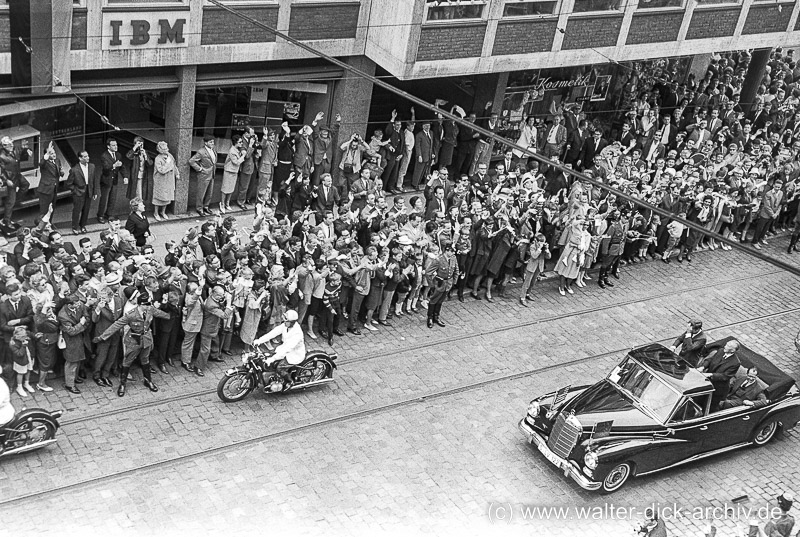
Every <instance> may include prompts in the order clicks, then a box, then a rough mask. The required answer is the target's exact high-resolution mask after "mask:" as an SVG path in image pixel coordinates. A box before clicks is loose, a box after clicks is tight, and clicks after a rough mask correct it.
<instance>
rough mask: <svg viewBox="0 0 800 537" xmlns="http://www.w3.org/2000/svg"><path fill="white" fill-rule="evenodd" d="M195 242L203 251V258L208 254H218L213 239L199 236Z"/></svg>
mask: <svg viewBox="0 0 800 537" xmlns="http://www.w3.org/2000/svg"><path fill="white" fill-rule="evenodd" d="M197 244H198V245H199V246H200V250H201V251H202V252H203V257H204V258H205V257H207V256H209V255H219V252H218V251H217V243H216V242H215V241H214V240H212V239H209V238H208V237H203V236H201V237H200V238H199V239H197Z"/></svg>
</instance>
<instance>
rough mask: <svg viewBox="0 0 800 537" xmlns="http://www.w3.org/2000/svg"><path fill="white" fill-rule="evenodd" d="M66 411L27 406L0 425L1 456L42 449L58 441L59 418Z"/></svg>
mask: <svg viewBox="0 0 800 537" xmlns="http://www.w3.org/2000/svg"><path fill="white" fill-rule="evenodd" d="M63 413H64V412H63V411H62V410H54V411H52V412H48V411H47V410H45V409H43V408H26V409H23V410H22V411H21V412H19V413H17V415H16V416H14V419H13V420H11V421H10V422H9V423H7V424H5V425H4V426H2V427H0V457H4V456H6V455H16V454H17V453H25V452H26V451H33V450H35V449H40V448H43V447H45V446H48V445H50V444H53V443H55V442H56V438H55V437H56V431H58V428H59V424H58V418H60V417H61V415H62V414H63Z"/></svg>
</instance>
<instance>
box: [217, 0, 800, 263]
mask: <svg viewBox="0 0 800 537" xmlns="http://www.w3.org/2000/svg"><path fill="white" fill-rule="evenodd" d="M206 1H207V2H209V3H211V4H213V5H215V6H217V7H220V8H221V9H223V10H225V11H227V12H229V13H231V14H232V15H235V16H237V17H239V18H240V19H242V20H245V21H247V22H249V23H250V24H253V25H255V26H257V27H259V28H261V29H262V30H264V31H267V32H269V33H271V34H273V35H275V36H276V38H281V39H284V40H286V41H288V42H289V43H291V44H293V45H295V46H297V47H299V48H301V49H303V50H305V51H306V52H309V53H311V54H313V55H315V56H318V57H320V58H323V59H325V60H327V61H329V62H331V63H333V64H334V65H337V66H339V67H341V68H342V69H345V70H347V71H349V72H351V73H353V74H355V75H357V76H360V77H362V78H363V79H365V80H369V81H370V82H372V84H374V85H377V86H380V87H381V88H383V89H386V90H388V91H390V92H392V93H395V94H396V95H398V96H401V97H403V98H404V99H407V100H408V101H411V102H412V103H414V104H415V105H418V106H421V107H423V108H425V109H428V110H430V111H432V112H435V113H437V114H441V115H442V117H445V118H447V119H450V120H452V121H455V122H456V123H457V124H458V125H460V126H465V127H468V128H470V129H472V130H474V131H475V132H477V133H479V134H481V135H482V136H484V137H485V138H488V139H491V140H494V141H497V142H500V143H503V144H505V145H506V146H508V147H511V148H512V149H515V150H517V151H519V152H521V153H522V154H524V155H527V156H528V157H529V158H533V159H534V160H537V161H539V162H540V163H542V164H546V165H548V166H550V167H552V168H554V169H557V170H559V171H560V172H562V173H564V174H565V175H567V176H571V177H574V178H576V179H578V180H580V181H583V182H586V183H589V184H591V185H592V186H595V187H597V188H600V189H602V190H605V191H607V192H609V193H611V194H614V195H615V196H616V197H617V199H622V200H624V201H627V202H630V203H633V204H634V205H636V206H638V207H643V208H645V209H647V210H649V211H652V212H653V213H655V214H658V215H659V216H662V217H664V218H668V219H671V220H673V221H677V222H680V223H681V224H683V225H685V226H686V227H687V228H689V229H691V230H694V231H696V232H699V233H701V234H702V235H705V236H708V237H711V238H713V239H714V240H717V241H719V242H721V243H723V244H727V245H728V246H730V247H731V248H734V249H736V250H739V251H741V252H744V253H745V254H747V255H749V256H752V257H754V258H756V259H759V260H761V261H764V262H766V263H769V264H771V265H773V266H776V267H779V268H781V269H782V270H785V271H786V272H789V273H790V274H793V275H795V276H800V267H796V266H793V265H790V264H789V263H786V262H784V261H781V260H780V259H776V258H774V257H772V256H768V255H766V254H763V253H761V252H759V251H757V250H754V249H752V248H747V247H746V246H744V245H742V244H741V243H739V242H736V241H732V240H730V239H728V238H725V237H723V236H722V235H720V234H719V233H714V232H711V231H709V230H707V229H705V228H704V227H703V226H700V225H698V224H697V223H696V222H692V221H689V220H687V219H685V218H681V217H680V216H678V215H676V214H674V213H672V212H670V211H667V210H665V209H662V208H661V207H657V206H655V205H652V204H650V203H647V202H645V201H643V200H641V199H639V198H637V197H634V196H631V195H630V194H628V193H627V192H625V191H622V190H619V189H617V188H614V187H612V186H610V185H607V184H605V183H603V182H601V181H597V180H596V179H594V178H593V177H589V176H587V175H585V174H583V173H579V172H576V171H575V170H573V169H571V168H567V167H566V166H563V165H562V164H560V163H558V162H554V161H553V160H551V159H549V158H546V157H544V156H542V155H540V154H538V153H534V152H532V151H530V150H529V149H528V148H527V147H522V146H520V145H517V144H516V143H515V142H512V141H511V140H508V139H506V138H503V137H501V136H498V135H496V134H495V133H493V132H491V131H489V130H487V129H485V128H483V127H481V126H480V125H476V124H474V123H470V122H467V121H464V120H463V119H462V118H461V117H459V116H456V115H454V114H451V113H450V112H448V111H446V110H442V109H440V108H437V107H435V106H434V105H432V104H430V103H428V102H426V101H424V100H422V99H420V98H419V97H416V96H414V95H411V94H409V93H408V92H405V91H403V90H401V89H398V88H395V87H394V86H392V85H390V84H388V83H386V82H384V81H383V80H380V79H377V78H375V77H374V76H372V75H370V74H369V73H365V72H364V71H362V70H361V69H358V68H357V67H353V66H352V65H350V64H348V63H346V62H343V61H342V60H339V59H338V58H334V57H332V56H330V55H328V54H326V53H324V52H322V51H319V50H317V49H315V48H314V47H312V46H310V45H308V44H306V43H303V42H302V41H299V40H298V39H295V38H293V37H290V36H288V35H285V34H284V33H283V32H280V31H278V30H276V29H275V28H272V27H270V26H268V25H266V24H264V23H263V22H261V21H258V20H256V19H253V18H252V17H250V16H249V15H247V14H245V13H241V12H240V11H237V10H236V9H233V8H231V7H230V6H228V5H226V4H223V3H222V2H220V1H219V0H206Z"/></svg>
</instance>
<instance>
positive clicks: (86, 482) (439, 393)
mask: <svg viewBox="0 0 800 537" xmlns="http://www.w3.org/2000/svg"><path fill="white" fill-rule="evenodd" d="M798 312H800V306H799V307H794V308H789V309H785V310H783V311H780V312H775V313H769V314H764V315H758V316H755V317H751V318H749V319H744V320H741V321H735V322H732V323H725V324H721V325H717V326H713V327H710V328H709V330H725V329H730V328H734V327H737V326H742V325H747V324H751V323H755V322H761V321H766V320H769V319H774V318H777V317H781V316H784V315H789V314H792V313H798ZM669 341H671V338H670V339H662V340H660V341H659V343H666V342H669ZM627 350H629V348H628V347H622V348H619V349H615V350H612V351H608V352H604V353H600V354H595V355H591V356H584V357H581V358H575V359H573V360H568V361H564V362H559V363H557V364H550V365H546V366H541V367H536V368H533V369H528V370H525V371H517V372H514V373H507V374H503V375H497V376H493V377H490V378H485V379H482V380H479V381H474V382H468V383H464V384H461V385H458V386H453V387H450V388H446V389H440V390H436V391H431V392H427V393H420V394H416V395H413V396H409V397H406V398H403V399H400V400H396V401H392V402H389V403H385V404H379V405H375V406H372V407H370V408H365V409H361V410H357V411H353V412H347V413H344V414H340V415H337V416H331V417H328V418H324V419H320V420H317V421H314V422H310V423H306V424H303V425H298V426H294V427H286V428H284V429H281V430H278V431H273V432H270V433H266V434H263V435H258V436H256V437H253V438H248V439H245V440H239V441H236V442H231V443H229V444H225V445H222V446H217V447H214V448H211V449H206V450H200V451H195V452H192V453H187V454H184V455H180V456H177V457H172V458H169V459H164V460H162V461H155V462H151V463H147V464H142V465H139V466H136V467H133V468H129V469H126V470H123V471H120V472H114V473H110V474H105V475H100V476H95V477H91V478H87V479H83V480H80V481H76V482H73V483H67V484H64V485H60V486H57V487H52V488H49V489H45V490H41V491H34V492H30V493H27V494H21V495H18V496H15V497H11V498H5V499H2V500H0V506H12V505H15V504H19V503H22V502H25V501H28V500H35V499H39V498H42V497H46V496H49V495H52V494H56V493H64V492H69V491H72V490H78V489H80V488H83V487H88V486H91V485H96V484H99V483H105V482H111V481H114V480H117V479H121V478H125V477H129V476H132V475H135V474H138V473H142V472H147V471H151V470H155V469H158V468H165V467H170V466H174V465H177V464H181V463H185V462H190V461H192V460H194V459H198V458H201V457H206V456H209V455H215V454H219V453H225V452H228V451H231V450H235V449H238V448H245V447H248V446H252V445H256V444H259V443H262V442H266V441H271V440H275V439H278V438H282V437H285V436H290V435H293V434H299V433H303V432H305V431H309V430H313V429H316V428H324V427H327V426H330V425H334V424H337V423H343V422H347V421H352V420H357V419H360V418H365V417H368V416H373V415H377V414H381V413H384V412H388V411H391V410H396V409H398V408H402V407H406V406H410V405H414V404H419V403H424V402H426V401H430V400H436V399H442V398H446V397H451V396H455V395H458V394H461V393H465V392H469V391H472V390H477V389H480V388H483V387H486V386H490V385H493V384H500V383H503V382H510V381H514V380H518V379H522V378H526V377H531V376H535V375H540V374H544V373H547V372H550V371H553V370H556V369H561V368H565V367H569V366H574V365H578V364H583V363H587V362H592V361H595V360H601V359H604V358H607V357H609V356H612V355H615V354H621V353H624V352H626V351H627Z"/></svg>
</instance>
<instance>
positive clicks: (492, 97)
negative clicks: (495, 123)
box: [467, 72, 508, 117]
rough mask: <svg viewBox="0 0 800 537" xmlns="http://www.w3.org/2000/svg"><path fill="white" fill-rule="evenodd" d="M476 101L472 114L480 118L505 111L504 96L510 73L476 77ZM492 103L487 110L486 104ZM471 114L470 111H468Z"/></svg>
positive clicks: (473, 103) (474, 101) (473, 104)
mask: <svg viewBox="0 0 800 537" xmlns="http://www.w3.org/2000/svg"><path fill="white" fill-rule="evenodd" d="M475 78H476V80H475V99H474V100H473V102H472V110H471V111H472V112H475V113H476V114H477V115H478V117H482V116H485V115H489V114H490V113H491V112H497V113H498V114H499V113H500V112H501V111H502V109H503V95H505V91H506V86H507V85H508V72H503V73H491V74H488V75H478V76H477V77H475ZM489 102H491V103H492V106H491V107H490V108H489V109H487V108H486V103H489ZM467 112H470V110H467Z"/></svg>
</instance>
